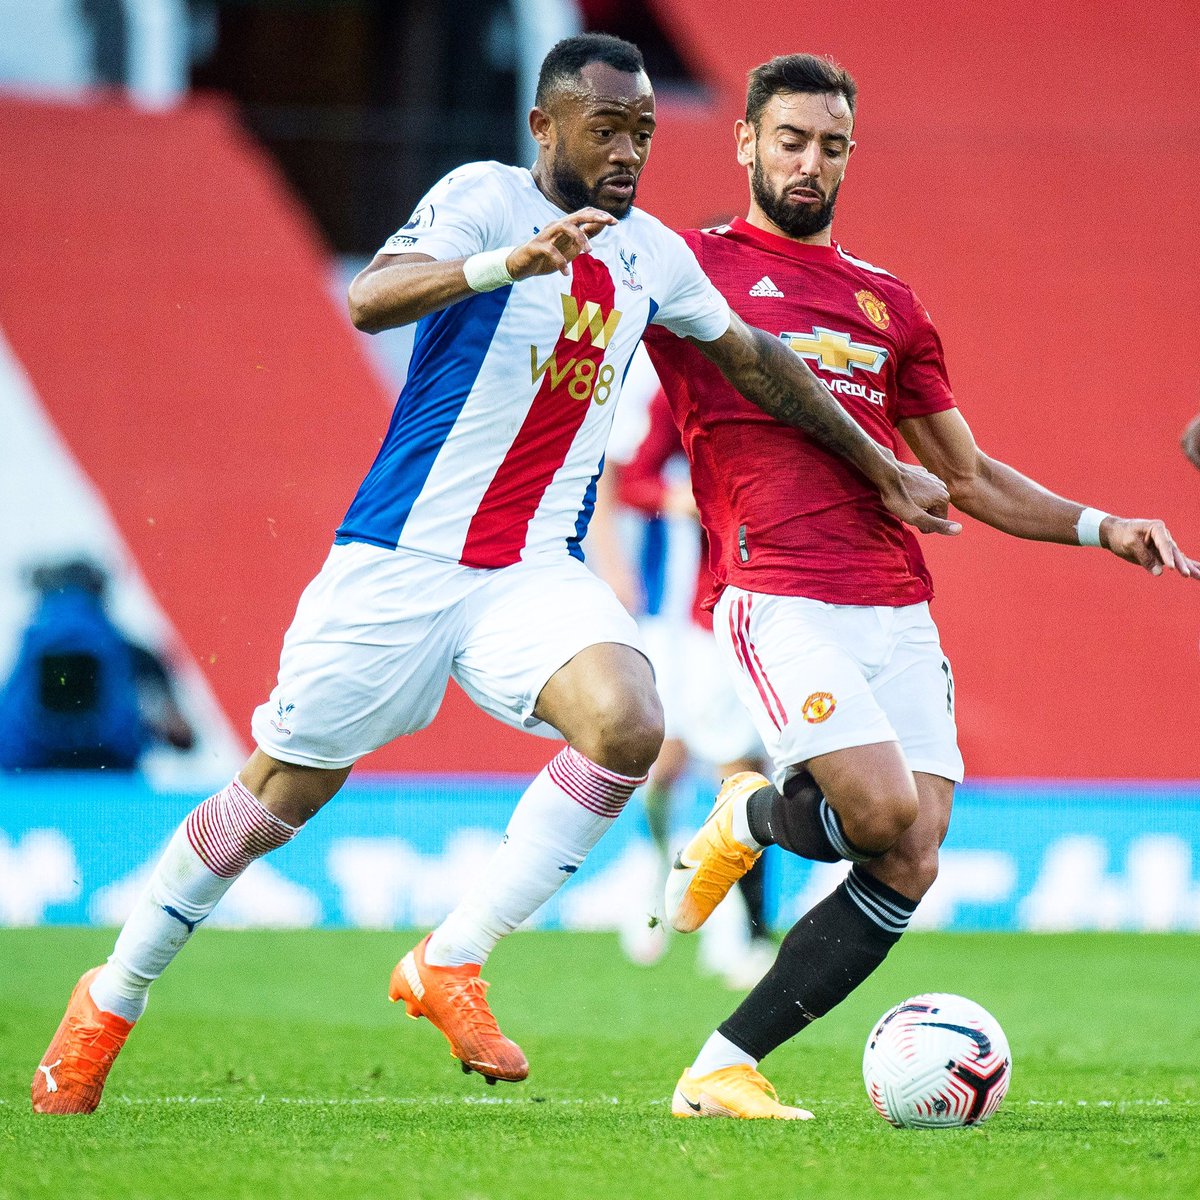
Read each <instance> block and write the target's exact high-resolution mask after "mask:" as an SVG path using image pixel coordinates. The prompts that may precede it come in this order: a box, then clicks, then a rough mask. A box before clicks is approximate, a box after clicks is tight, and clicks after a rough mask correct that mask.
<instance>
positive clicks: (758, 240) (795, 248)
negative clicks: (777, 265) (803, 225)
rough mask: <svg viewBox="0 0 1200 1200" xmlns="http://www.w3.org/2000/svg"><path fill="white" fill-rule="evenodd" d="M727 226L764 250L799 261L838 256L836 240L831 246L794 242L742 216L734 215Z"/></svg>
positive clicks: (816, 260) (832, 260) (830, 259)
mask: <svg viewBox="0 0 1200 1200" xmlns="http://www.w3.org/2000/svg"><path fill="white" fill-rule="evenodd" d="M729 228H730V230H731V231H732V232H733V233H735V234H737V236H738V237H740V238H744V239H745V240H746V241H749V242H754V243H755V245H757V246H761V247H762V248H763V249H764V250H770V251H771V252H772V253H774V254H784V255H786V256H787V257H788V258H794V259H797V260H798V261H800V262H835V261H837V259H838V258H839V256H840V254H839V250H838V244H837V242H834V243H833V245H832V246H813V245H810V244H809V243H808V242H795V241H792V239H791V238H785V237H780V236H779V234H777V233H768V232H767V231H766V230H765V229H759V228H758V226H757V225H751V224H750V222H749V221H747V220H745V218H743V217H734V218H733V220H732V221H730V222H729Z"/></svg>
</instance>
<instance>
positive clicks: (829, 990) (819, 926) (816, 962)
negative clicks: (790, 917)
mask: <svg viewBox="0 0 1200 1200" xmlns="http://www.w3.org/2000/svg"><path fill="white" fill-rule="evenodd" d="M916 907H917V902H916V901H915V900H910V899H908V897H907V896H902V895H901V894H900V893H899V892H897V891H895V890H894V889H892V888H890V887H888V886H887V884H885V883H881V882H880V881H879V880H878V879H876V878H875V876H874V875H871V874H869V873H868V872H867V871H866V870H864V868H862V867H861V866H855V867H851V869H850V873H849V874H848V875H847V876H846V878H845V879H844V880H843V881H842V882H841V883H840V884H839V885H838V886H837V887H836V888H835V889H834V890H833V892H832V893H831V894H830V895H828V896H826V897H825V899H824V900H822V901H821V902H820V904H817V905H816V906H814V907H813V908H811V909H810V910H809V911H808V912H807V913H806V914H805V915H804V916H803V917H801V918H800V920H799V921H797V922H796V924H795V925H794V926H793V927H792V929H791V930H790V931H789V933H788V935H787V937H786V938H784V940H783V945H782V946H780V948H779V956H778V957H777V958H776V960H775V965H774V966H773V967H772V968H771V970H770V971H768V972H767V974H766V975H765V976H764V977H763V979H762V981H761V982H760V983H759V984H758V985H757V986H756V987H755V988H754V990H753V991H752V992H751V993H750V994H749V995H748V996H747V997H746V999H745V1000H743V1001H742V1003H741V1004H740V1005H739V1006H738V1008H737V1010H736V1011H735V1012H734V1013H733V1015H732V1016H730V1017H729V1019H728V1020H726V1021H725V1022H724V1023H723V1024H722V1025H721V1026H720V1027H719V1032H720V1033H721V1035H722V1036H723V1037H726V1038H728V1039H729V1040H730V1041H731V1042H732V1043H733V1044H734V1045H735V1046H737V1047H739V1048H740V1049H742V1050H744V1051H745V1052H746V1053H747V1054H750V1055H753V1056H754V1057H755V1058H757V1059H759V1060H761V1059H763V1058H765V1057H766V1056H767V1055H768V1054H770V1052H771V1051H772V1050H774V1049H775V1048H776V1046H781V1045H782V1044H783V1043H784V1042H786V1041H787V1040H788V1038H790V1037H793V1036H794V1035H795V1034H797V1033H799V1032H800V1030H801V1029H803V1028H804V1027H805V1026H806V1025H809V1024H811V1023H812V1022H813V1021H815V1020H816V1019H817V1017H822V1016H824V1015H825V1014H826V1013H827V1012H828V1011H829V1010H830V1009H831V1008H833V1007H834V1005H836V1004H840V1003H841V1002H842V1001H843V1000H844V999H845V998H846V997H847V996H848V995H850V993H851V992H852V991H854V989H855V988H856V987H858V985H859V984H860V983H862V981H863V980H864V979H866V978H867V976H868V975H870V974H871V972H872V971H874V970H875V968H876V967H877V966H879V964H880V963H881V962H883V960H884V958H886V957H887V952H888V951H889V950H890V949H891V948H892V947H893V946H894V945H895V944H896V943H897V942H898V941H899V940H900V935H901V934H902V933H903V932H904V930H905V929H906V928H907V927H908V921H909V918H910V917H911V916H912V914H913V913H914V912H915V911H916Z"/></svg>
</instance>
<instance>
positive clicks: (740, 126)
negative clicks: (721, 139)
mask: <svg viewBox="0 0 1200 1200" xmlns="http://www.w3.org/2000/svg"><path fill="white" fill-rule="evenodd" d="M733 136H734V140H735V141H736V142H737V160H738V163H739V165H740V166H743V167H751V166H753V165H754V145H755V141H756V135H755V131H754V126H753V125H751V124H750V122H749V121H741V120H738V121H735V122H734V125H733Z"/></svg>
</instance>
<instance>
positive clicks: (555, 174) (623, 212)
mask: <svg viewBox="0 0 1200 1200" xmlns="http://www.w3.org/2000/svg"><path fill="white" fill-rule="evenodd" d="M628 174H630V172H628V171H613V172H610V175H606V176H605V177H604V179H599V180H597V181H596V183H595V185H594V186H592V187H589V186H588V184H587V181H586V180H585V179H584V178H583V176H582V175H580V174H579V172H578V171H576V170H575V169H574V168H573V167H572V166H571V164H570V163H568V162H567V161H566V160H565V159H564V158H563V157H562V156H561V155H559V156H558V157H556V158H555V159H554V161H553V162H552V163H551V164H550V182H551V183H552V184H553V186H554V190H555V192H557V193H558V195H559V197H560V198H561V199H562V201H563V202H564V203H565V204H566V206H567V211H568V212H576V211H578V210H579V209H581V208H599V209H601V210H602V211H604V212H606V213H608V214H609V215H610V216H614V217H616V218H617V220H618V221H623V220H624V219H625V218H626V217H627V216H629V214H630V212H631V211H632V210H633V202H634V201H635V200H636V199H637V177H636V176H635V177H634V181H633V191H632V192H631V193H630V196H629V199H628V200H619V201H617V202H616V203H615V204H614V203H613V202H612V201H609V202H608V203H604V202H602V201H601V199H600V189H601V187H603V186H604V180H605V179H608V178H610V177H611V175H628Z"/></svg>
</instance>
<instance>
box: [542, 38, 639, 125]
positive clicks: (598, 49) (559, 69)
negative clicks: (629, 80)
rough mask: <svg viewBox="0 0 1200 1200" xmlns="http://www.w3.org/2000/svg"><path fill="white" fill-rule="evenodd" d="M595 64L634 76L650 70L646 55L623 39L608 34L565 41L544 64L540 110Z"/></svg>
mask: <svg viewBox="0 0 1200 1200" xmlns="http://www.w3.org/2000/svg"><path fill="white" fill-rule="evenodd" d="M594 62H602V63H607V64H608V65H609V66H610V67H615V68H616V69H617V70H618V71H628V72H629V73H630V74H631V75H636V74H638V72H639V71H644V70H645V69H646V64H645V63H644V62H643V61H642V52H641V51H640V50H639V49H638V48H637V47H636V46H635V45H634V44H633V43H632V42H627V41H625V40H624V39H623V38H619V37H613V36H612V35H611V34H608V33H581V34H578V35H577V36H575V37H569V38H563V40H562V41H561V42H559V43H558V44H557V45H555V46H553V47H552V48H551V50H550V53H549V54H547V55H546V57H545V58H544V59H543V60H542V69H541V71H539V72H538V81H537V93H536V95H535V96H534V103H535V104H536V105H537V106H538V108H545V107H546V102H547V100H549V98H550V96H551V95H552V94H553V93H554V92H556V91H558V90H559V89H560V88H561V87H563V86H564V85H566V84H569V83H573V82H575V80H577V79H578V78H579V72H580V71H582V70H583V68H584V67H586V66H587V65H588V63H594Z"/></svg>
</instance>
